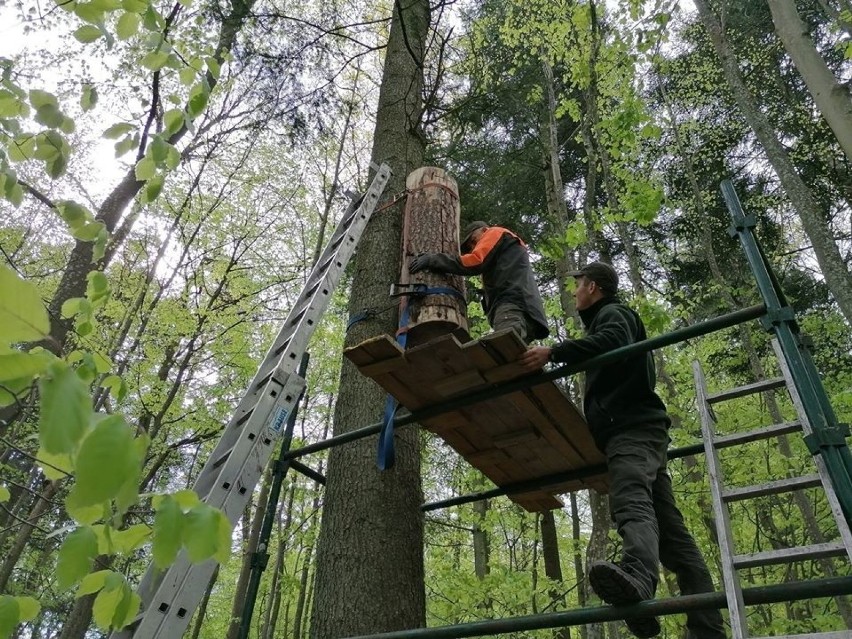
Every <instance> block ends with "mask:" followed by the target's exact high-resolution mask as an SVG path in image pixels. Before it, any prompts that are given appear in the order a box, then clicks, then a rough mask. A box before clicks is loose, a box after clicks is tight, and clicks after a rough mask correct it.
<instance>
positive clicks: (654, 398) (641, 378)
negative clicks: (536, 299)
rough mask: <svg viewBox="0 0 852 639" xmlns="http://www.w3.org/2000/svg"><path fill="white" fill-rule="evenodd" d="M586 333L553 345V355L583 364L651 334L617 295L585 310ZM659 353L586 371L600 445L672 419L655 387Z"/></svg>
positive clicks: (590, 418)
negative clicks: (618, 434)
mask: <svg viewBox="0 0 852 639" xmlns="http://www.w3.org/2000/svg"><path fill="white" fill-rule="evenodd" d="M580 319H582V320H583V325H584V326H585V327H586V336H585V337H582V338H580V339H572V340H568V341H565V342H562V343H561V344H559V345H557V346H555V347H554V348H553V360H554V361H557V362H570V363H572V364H578V363H580V362H583V361H585V360H587V359H591V358H592V357H594V356H595V355H600V354H602V353H607V352H609V351H612V350H615V349H616V348H619V347H621V346H627V345H628V344H633V343H634V342H638V341H641V340H644V339H646V338H647V334H646V333H645V325H644V324H643V323H642V319H641V318H640V317H639V315H638V314H637V313H636V311H634V310H633V309H631V308H628V307H627V306H625V305H624V304H622V303H621V302H620V301H619V300H618V299H617V298H615V297H608V298H605V299H602V300H599V301H598V302H597V303H595V304H593V305H592V306H590V307H589V308H587V309H584V310H582V311H580ZM656 382H657V374H656V368H655V366H654V358H653V356H652V355H651V353H644V354H641V355H635V356H633V357H630V358H627V359H625V360H623V361H620V362H616V363H614V364H610V365H608V366H603V367H595V368H590V369H589V370H587V371H586V385H585V397H584V399H583V410H584V412H585V414H586V421H587V422H588V424H589V428H590V429H591V431H592V435H593V436H594V438H595V442H596V443H597V445H598V447H599V448H600V449H601V450H603V449H604V447H605V446H606V442H607V441H608V440H609V438H610V437H611V436H612V434H613V433H615V432H617V431H619V430H622V429H625V428H630V427H632V426H638V425H640V424H646V423H650V422H660V421H664V422H665V423H666V424H667V425H669V424H671V420H670V419H669V416H668V414H667V413H666V406H665V404H663V400H661V399H660V397H659V395H657V393H656V392H654V386H655V385H656Z"/></svg>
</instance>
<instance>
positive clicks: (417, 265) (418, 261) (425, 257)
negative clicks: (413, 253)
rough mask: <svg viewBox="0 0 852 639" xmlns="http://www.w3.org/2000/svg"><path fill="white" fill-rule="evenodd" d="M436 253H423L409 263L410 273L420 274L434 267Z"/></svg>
mask: <svg viewBox="0 0 852 639" xmlns="http://www.w3.org/2000/svg"><path fill="white" fill-rule="evenodd" d="M433 255H434V253H421V254H420V255H418V256H417V257H415V258H414V259H412V260H411V262H409V263H408V272H409V273H418V272H420V271H425V270H428V269H430V268H431V267H432V256H433Z"/></svg>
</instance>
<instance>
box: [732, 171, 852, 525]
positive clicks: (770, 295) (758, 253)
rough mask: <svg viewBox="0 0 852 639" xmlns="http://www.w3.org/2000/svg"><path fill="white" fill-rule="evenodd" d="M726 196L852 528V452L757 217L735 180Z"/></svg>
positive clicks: (736, 231) (773, 328) (769, 324)
mask: <svg viewBox="0 0 852 639" xmlns="http://www.w3.org/2000/svg"><path fill="white" fill-rule="evenodd" d="M721 188H722V195H723V197H724V199H725V203H726V205H727V207H728V211H729V212H730V214H731V219H732V221H733V224H732V226H731V229H730V230H729V233H730V234H731V235H732V236H733V235H737V236H739V239H740V243H741V244H742V247H743V250H744V251H745V254H746V258H747V259H748V262H749V265H750V266H751V270H752V272H753V273H754V276H755V279H756V281H757V287H758V290H759V292H760V295H761V297H762V298H763V300H764V303H765V304H766V311H767V314H766V318H765V320H766V322H765V324H764V325H765V326H766V328H767V329H768V330H771V331H772V332H773V333H774V335H775V337H776V338H777V339H778V343H779V345H780V347H781V352H782V354H783V357H782V358H781V359H783V360H785V361H786V362H787V365H788V366H789V370H790V376H791V379H792V381H793V384H792V387H795V388H796V390H797V392H798V393H799V396H800V399H801V402H802V409H803V411H804V413H803V414H804V415H807V418H808V420H809V421H810V425H811V428H812V429H813V431H814V433H813V435H814V436H815V437H816V438H817V439H818V440H819V441H822V442H826V443H825V445H822V446H820V447H819V449H818V452H819V453H820V455H821V456H822V457H823V458H824V461H825V467H826V472H827V476H828V477H829V478H830V481H831V482H832V484H833V486H834V489H835V491H836V494H837V497H838V501H839V502H840V504H841V507H842V508H843V513H844V515H845V517H846V520H847V522H849V521H852V452H850V450H849V446H848V445H846V442H845V440H844V439H843V435H842V431H841V429H840V425H839V424H838V423H837V418H836V417H835V415H834V411H833V410H832V408H831V403H830V402H829V400H828V396H827V395H826V393H825V388H824V387H823V385H822V382H821V381H820V380H819V376H818V374H817V371H816V368H815V367H814V365H813V362H812V361H811V359H810V354H809V353H807V350H806V348H805V347H804V345H803V344H802V338H801V334H800V332H799V327H798V324H797V323H796V320H795V316H794V314H793V311H792V309H791V308H790V306H789V305H788V304H787V301H786V299H785V298H784V293H783V291H782V289H781V286H780V285H779V284H778V280H777V278H775V276H774V273H773V271H772V268H771V266H770V265H769V262H768V260H767V259H766V256H765V255H764V253H763V250H762V249H761V246H760V244H759V242H758V241H757V238H756V237H755V236H754V233H753V232H752V229H753V228H754V226H755V225H756V222H755V219H754V216H751V215H748V216H747V215H746V214H745V212H744V211H743V209H742V205H741V204H740V201H739V198H738V197H737V193H736V191H735V190H734V186H733V184H732V183H731V181H730V180H723V181H722V185H721Z"/></svg>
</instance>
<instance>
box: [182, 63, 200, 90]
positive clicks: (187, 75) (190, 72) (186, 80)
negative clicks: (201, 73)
mask: <svg viewBox="0 0 852 639" xmlns="http://www.w3.org/2000/svg"><path fill="white" fill-rule="evenodd" d="M178 75H179V76H180V82H181V84H183V85H184V86H189V85H190V84H192V83H193V82H195V76H197V75H198V71H196V70H195V69H193V68H192V67H186V68H185V69H182V70H181V72H180V73H179V74H178Z"/></svg>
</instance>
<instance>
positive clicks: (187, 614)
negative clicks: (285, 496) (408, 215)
mask: <svg viewBox="0 0 852 639" xmlns="http://www.w3.org/2000/svg"><path fill="white" fill-rule="evenodd" d="M372 168H374V169H375V171H376V174H375V176H374V177H373V180H372V182H371V184H370V187H369V188H368V189H367V192H366V194H365V195H364V197H363V198H359V199H354V200H353V201H352V202H351V203H350V205H349V207H348V208H347V210H346V212H345V213H344V214H343V217H342V219H341V220H340V223H339V225H338V226H337V229H336V230H335V231H334V233H333V234H332V236H331V238H330V239H329V242H328V245H327V246H326V247H325V250H324V251H323V254H322V255H321V256H320V258H319V260H318V261H317V263H316V265H315V266H314V268H313V270H312V271H311V274H310V276H309V277H308V280H307V282H306V283H305V286H304V288H303V289H302V291H301V293H300V294H299V297H298V299H297V301H296V303H295V305H294V306H293V309H292V310H291V311H290V313H289V314H288V315H287V318H286V319H285V320H284V324H283V327H282V328H281V331H280V332H279V333H278V336H277V337H276V338H275V341H274V342H273V344H272V346H271V347H270V349H269V351H268V353H267V354H266V357H265V358H264V360H263V362H262V363H261V364H260V367H259V368H258V371H257V373H256V374H255V376H254V379H253V380H252V382H251V384H250V385H249V387H248V389H247V390H246V393H245V395H244V396H243V399H242V401H240V403H239V405H238V407H237V409H236V412H235V413H234V415H233V417H232V418H231V421H230V422H229V423H228V425H227V427H226V428H225V430H224V431H223V433H222V438H221V439H220V440H219V443H218V444H217V446H216V449H215V450H214V451H213V454H212V455H211V456H210V458H209V459H208V460H207V463H206V464H205V465H204V468H203V469H202V470H201V473H200V474H199V475H198V478H197V479H196V480H195V484H194V485H193V490H195V492H196V493H198V496H199V497H200V498H201V500H202V501H203V502H205V503H207V504H209V505H211V506H214V507H216V508H220V509H221V510H222V511H223V512H224V513H225V515H226V516H227V517H228V519H229V520H230V522H231V525H232V526H233V525H235V524H236V522H237V520H238V519H239V517H240V516H241V515H242V513H243V511H244V510H245V508H246V505H247V504H248V502H249V500H250V499H251V495H252V492H253V491H254V488H255V486H256V485H257V482H258V481H259V480H260V477H261V475H262V474H263V471H264V469H265V468H266V465H267V463H268V461H269V458H270V457H271V456H272V452H273V449H274V444H275V442H276V440H278V439H280V437H281V435H282V432H283V429H284V426H285V423H286V421H287V417H288V416H289V415H290V413H291V412H292V411H293V410H294V408H295V406H296V404H297V402H298V400H299V397H300V395H301V393H302V391H303V389H304V387H305V380H304V379H303V378H302V377H301V376H300V375H299V373H298V368H299V364H300V362H301V360H302V355H303V354H304V353H305V350H306V349H307V346H308V341H309V340H310V337H311V335H312V334H313V332H314V330H315V329H316V327H317V325H318V323H319V320H320V318H321V317H322V315H323V313H324V312H325V310H326V308H327V307H328V303H329V301H330V299H331V295H332V293H333V292H334V290H335V288H336V287H337V285H338V284H339V283H340V279H341V276H342V275H343V270H344V269H345V268H346V265H347V264H348V263H349V260H350V258H351V257H352V255H353V254H354V253H355V247H356V246H357V244H358V242H359V240H360V239H361V235H362V234H363V232H364V229H365V228H366V226H367V222H369V220H370V216H371V215H372V214H373V211H374V210H375V208H376V204H377V203H378V201H379V197H380V196H381V194H382V193H383V192H384V190H385V187H386V186H387V183H388V180H389V179H390V175H391V171H390V168H389V167H388V166H387V165H386V164H382V165H381V166H380V167H375V165H372ZM216 566H217V562H216V561H215V560H212V559H211V560H208V561H205V562H202V563H199V564H193V563H191V562H190V561H189V559H188V558H187V556H186V552H185V551H181V552H180V553H179V554H178V557H177V559H176V561H175V563H174V564H172V565H171V566H170V567H169V568H167V569H166V570H164V571H159V570H157V569H156V568H155V566H154V565H153V563H152V564H151V565H149V566H148V569H147V571H146V572H145V575H144V577H143V578H142V581H141V583H140V585H139V590H138V592H139V596H140V597H141V599H142V608H141V612H140V613H139V615H138V616H137V617H136V619H134V621H133V622H132V623H131V624H130V625H129V626H127V628H125V629H123V630H121V631H116V632H113V633H112V634H111V635H110V637H111V639H129V638H130V637H132V638H133V639H177V638H178V637H181V636H182V635H183V633H184V632H185V631H186V628H187V626H188V625H189V622H190V620H191V619H192V615H193V613H194V612H195V610H196V608H197V607H198V604H199V603H200V601H201V599H202V597H203V595H204V592H205V590H206V589H207V586H208V584H209V583H210V579H211V577H212V575H213V572H214V570H215V569H216Z"/></svg>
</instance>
